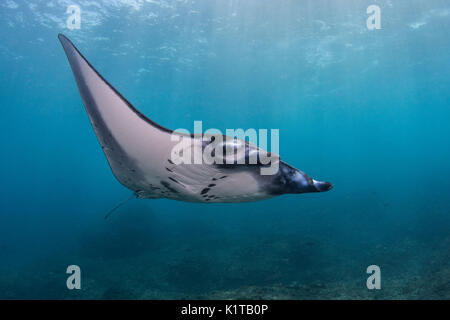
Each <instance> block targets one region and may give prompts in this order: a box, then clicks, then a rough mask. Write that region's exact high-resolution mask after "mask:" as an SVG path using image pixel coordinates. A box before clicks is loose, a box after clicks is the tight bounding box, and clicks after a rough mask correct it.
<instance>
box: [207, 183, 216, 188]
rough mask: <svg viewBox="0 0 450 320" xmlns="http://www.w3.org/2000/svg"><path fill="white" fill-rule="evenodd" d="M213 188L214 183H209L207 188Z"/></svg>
mask: <svg viewBox="0 0 450 320" xmlns="http://www.w3.org/2000/svg"><path fill="white" fill-rule="evenodd" d="M215 186H216V185H215V184H214V183H211V184H209V185H208V188H212V187H215Z"/></svg>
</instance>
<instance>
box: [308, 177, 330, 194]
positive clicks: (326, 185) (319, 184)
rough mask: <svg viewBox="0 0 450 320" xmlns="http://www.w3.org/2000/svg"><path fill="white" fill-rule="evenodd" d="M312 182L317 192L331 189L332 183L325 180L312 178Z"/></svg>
mask: <svg viewBox="0 0 450 320" xmlns="http://www.w3.org/2000/svg"><path fill="white" fill-rule="evenodd" d="M313 184H314V188H316V189H317V191H318V192H324V191H329V190H331V189H333V184H331V183H330V182H327V181H317V180H314V179H313Z"/></svg>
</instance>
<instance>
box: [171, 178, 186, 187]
mask: <svg viewBox="0 0 450 320" xmlns="http://www.w3.org/2000/svg"><path fill="white" fill-rule="evenodd" d="M169 179H170V180H172V181H173V182H175V183H178V184H179V185H180V186H182V187H183V188H186V187H185V186H184V184H182V183H181V182H180V181H178V180H176V179H175V178H172V177H169Z"/></svg>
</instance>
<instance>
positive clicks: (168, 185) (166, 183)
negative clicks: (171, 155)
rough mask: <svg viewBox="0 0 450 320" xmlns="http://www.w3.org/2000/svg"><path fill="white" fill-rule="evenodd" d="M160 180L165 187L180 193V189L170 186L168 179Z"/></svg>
mask: <svg viewBox="0 0 450 320" xmlns="http://www.w3.org/2000/svg"><path fill="white" fill-rule="evenodd" d="M160 182H161V184H162V185H163V186H164V187H166V188H167V190H169V191H171V192H173V193H178V191H177V190H175V189H174V188H172V187H171V186H170V183H168V182H167V181H164V180H161V181H160Z"/></svg>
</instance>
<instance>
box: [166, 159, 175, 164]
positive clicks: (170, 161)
mask: <svg viewBox="0 0 450 320" xmlns="http://www.w3.org/2000/svg"><path fill="white" fill-rule="evenodd" d="M167 161H168V162H169V163H170V164H175V163H173V162H172V160H170V159H167Z"/></svg>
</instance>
